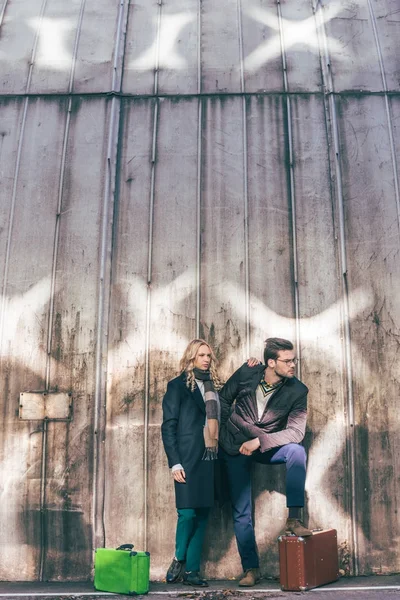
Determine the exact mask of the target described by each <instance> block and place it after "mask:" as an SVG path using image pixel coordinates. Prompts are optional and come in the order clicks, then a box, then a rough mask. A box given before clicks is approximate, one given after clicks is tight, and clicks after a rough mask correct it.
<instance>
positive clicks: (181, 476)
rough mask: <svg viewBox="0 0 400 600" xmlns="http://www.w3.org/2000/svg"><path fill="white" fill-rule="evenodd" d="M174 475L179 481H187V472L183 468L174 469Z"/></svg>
mask: <svg viewBox="0 0 400 600" xmlns="http://www.w3.org/2000/svg"><path fill="white" fill-rule="evenodd" d="M172 477H173V478H174V479H175V481H177V482H178V483H186V474H185V471H184V470H183V469H178V470H177V471H173V473H172Z"/></svg>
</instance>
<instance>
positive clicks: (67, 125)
mask: <svg viewBox="0 0 400 600" xmlns="http://www.w3.org/2000/svg"><path fill="white" fill-rule="evenodd" d="M84 5H85V0H82V2H81V8H80V15H79V20H78V29H77V33H76V36H75V44H74V50H73V54H72V63H71V73H70V79H69V85H68V93H69V94H71V93H72V84H73V77H74V72H75V61H76V53H77V49H78V41H79V36H80V31H81V27H82V16H83V7H84ZM71 109H72V98H71V96H70V97H69V99H68V107H67V118H66V122H65V128H64V141H63V149H62V158H61V168H60V180H59V185H58V198H57V208H56V224H55V232H54V242H53V260H52V269H51V286H50V288H51V291H50V305H49V311H48V316H47V349H46V350H47V352H46V367H45V389H46V391H49V389H50V368H51V347H52V333H53V322H54V304H55V299H54V296H55V289H56V271H57V258H58V242H59V237H60V220H61V209H62V196H63V187H64V178H65V163H66V156H67V146H68V137H69V129H70V122H71ZM47 433H48V427H47V423H44V424H43V455H44V457H46V445H47ZM42 477H43V483H42V485H43V492H42V494H41V501H40V506H41V513H43V511H44V507H45V498H46V459H45V458H44V464H43V466H42ZM41 530H42V531H43V534H42V542H41V544H40V567H39V580H40V581H43V574H44V568H45V560H46V556H45V547H44V545H45V539H44V523H43V526H42V528H41Z"/></svg>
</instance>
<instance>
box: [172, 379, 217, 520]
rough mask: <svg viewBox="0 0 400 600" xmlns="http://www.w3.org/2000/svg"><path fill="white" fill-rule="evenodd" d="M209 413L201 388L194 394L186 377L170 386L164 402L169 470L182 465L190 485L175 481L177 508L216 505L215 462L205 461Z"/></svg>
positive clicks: (175, 380)
mask: <svg viewBox="0 0 400 600" xmlns="http://www.w3.org/2000/svg"><path fill="white" fill-rule="evenodd" d="M205 419H206V410H205V405H204V400H203V396H202V394H201V392H200V390H199V388H198V387H197V385H196V387H195V389H194V391H193V392H192V391H191V390H190V389H189V388H188V387H187V386H186V378H185V375H180V376H179V377H176V378H175V379H172V380H171V381H170V382H169V383H168V387H167V391H166V394H165V396H164V400H163V423H162V425H161V434H162V440H163V443H164V449H165V452H166V454H167V457H168V465H169V467H173V466H174V465H177V464H181V465H182V466H183V468H184V470H185V474H186V483H178V482H176V481H175V499H176V507H177V508H201V507H210V506H212V505H213V504H214V461H204V460H202V456H203V453H204V449H205V446H204V436H203V428H204V423H205Z"/></svg>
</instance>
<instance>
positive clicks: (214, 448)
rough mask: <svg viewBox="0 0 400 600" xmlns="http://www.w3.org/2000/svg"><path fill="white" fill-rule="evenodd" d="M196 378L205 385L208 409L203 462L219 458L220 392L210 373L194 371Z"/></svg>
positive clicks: (205, 399) (205, 402) (205, 400)
mask: <svg viewBox="0 0 400 600" xmlns="http://www.w3.org/2000/svg"><path fill="white" fill-rule="evenodd" d="M193 372H194V376H195V378H196V379H199V380H200V381H202V382H203V383H204V404H205V407H206V422H205V424H204V429H203V433H204V445H205V447H206V449H205V450H204V454H203V458H202V460H216V459H217V458H218V430H219V421H220V416H221V407H220V403H219V397H218V392H216V391H215V389H214V384H213V381H212V379H211V374H210V371H201V370H200V369H196V368H195V369H193Z"/></svg>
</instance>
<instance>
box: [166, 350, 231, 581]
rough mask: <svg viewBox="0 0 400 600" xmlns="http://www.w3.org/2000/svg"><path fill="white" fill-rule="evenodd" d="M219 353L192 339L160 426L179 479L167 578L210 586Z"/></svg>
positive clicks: (168, 394)
mask: <svg viewBox="0 0 400 600" xmlns="http://www.w3.org/2000/svg"><path fill="white" fill-rule="evenodd" d="M216 366H217V365H216V359H215V355H214V353H213V351H212V349H211V348H210V346H209V345H208V344H207V342H205V341H204V340H201V339H195V340H192V341H191V342H190V343H189V345H188V346H187V348H186V350H185V352H184V354H183V357H182V360H181V362H180V370H181V374H180V375H179V376H178V377H176V378H175V379H172V380H171V381H170V382H169V383H168V387H167V392H166V394H165V396H164V400H163V423H162V426H161V433H162V439H163V443H164V449H165V452H166V454H167V457H168V464H169V467H170V468H171V472H172V476H173V478H174V483H175V500H176V508H177V511H178V522H177V527H176V543H175V557H174V559H173V561H172V563H171V565H170V567H169V569H168V572H167V577H166V579H167V582H168V583H174V582H176V581H180V580H181V579H183V583H185V584H188V585H194V586H201V587H206V586H208V583H207V581H205V580H204V579H203V578H201V577H200V560H201V550H202V546H203V540H204V534H205V530H206V525H207V519H208V513H209V510H210V508H211V506H212V505H213V504H214V461H215V459H216V458H217V454H218V430H219V419H220V405H219V397H218V389H220V387H221V382H220V380H219V377H218V373H217V368H216Z"/></svg>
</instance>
